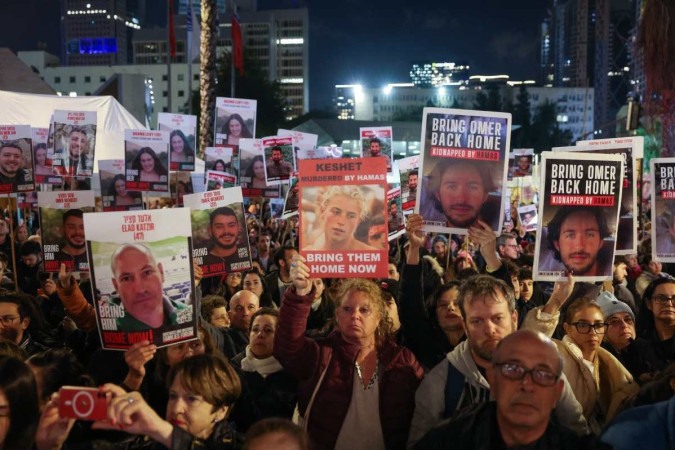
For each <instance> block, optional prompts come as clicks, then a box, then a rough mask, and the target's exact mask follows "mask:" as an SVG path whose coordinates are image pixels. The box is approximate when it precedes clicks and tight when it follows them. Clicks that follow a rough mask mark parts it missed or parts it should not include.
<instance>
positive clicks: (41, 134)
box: [31, 128, 63, 184]
mask: <svg viewBox="0 0 675 450" xmlns="http://www.w3.org/2000/svg"><path fill="white" fill-rule="evenodd" d="M31 131H32V135H33V162H34V165H35V183H36V184H61V183H62V182H63V178H61V177H59V176H57V175H55V174H54V171H53V170H52V158H53V157H54V149H53V148H50V146H49V128H31Z"/></svg>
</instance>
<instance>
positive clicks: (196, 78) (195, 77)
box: [192, 73, 199, 81]
mask: <svg viewBox="0 0 675 450" xmlns="http://www.w3.org/2000/svg"><path fill="white" fill-rule="evenodd" d="M192 79H193V80H194V81H199V74H198V73H196V74H194V75H192Z"/></svg>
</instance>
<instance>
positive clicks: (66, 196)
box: [38, 191, 96, 272]
mask: <svg viewBox="0 0 675 450" xmlns="http://www.w3.org/2000/svg"><path fill="white" fill-rule="evenodd" d="M95 202H96V200H95V198H94V191H76V192H38V207H39V210H40V230H41V236H42V252H43V258H42V259H43V263H44V269H45V272H58V271H59V270H60V268H61V264H65V265H66V268H67V269H68V270H69V271H71V272H88V271H89V262H88V260H87V245H86V243H87V241H86V238H85V233H84V218H83V217H84V214H85V213H93V212H94V207H95V204H96V203H95Z"/></svg>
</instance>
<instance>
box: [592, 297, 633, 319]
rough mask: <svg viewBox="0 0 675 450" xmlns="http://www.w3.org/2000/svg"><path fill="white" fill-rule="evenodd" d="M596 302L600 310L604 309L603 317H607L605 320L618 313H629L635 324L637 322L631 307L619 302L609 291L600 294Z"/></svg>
mask: <svg viewBox="0 0 675 450" xmlns="http://www.w3.org/2000/svg"><path fill="white" fill-rule="evenodd" d="M596 302H597V303H598V305H600V308H601V309H602V315H603V316H604V317H605V320H607V318H608V317H611V316H613V315H614V314H616V313H628V314H630V316H631V317H632V318H633V322H635V313H633V310H632V309H630V306H628V305H627V304H626V303H624V302H622V301H621V300H618V299H617V298H616V297H615V296H614V295H613V294H611V293H609V292H607V291H602V292H600V294H598V298H597V299H596Z"/></svg>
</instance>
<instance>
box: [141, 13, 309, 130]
mask: <svg viewBox="0 0 675 450" xmlns="http://www.w3.org/2000/svg"><path fill="white" fill-rule="evenodd" d="M240 3H242V4H243V3H244V2H241V1H237V5H238V8H239V4H240ZM239 19H240V24H241V33H242V42H243V47H244V52H245V53H247V54H249V55H251V56H253V57H255V58H256V59H257V60H258V62H259V63H260V64H261V65H262V67H264V68H265V71H266V72H267V76H268V79H269V80H271V81H277V82H279V85H280V87H281V92H282V95H283V98H284V101H285V105H286V117H287V118H288V119H293V118H295V117H298V116H301V115H303V114H304V113H306V112H307V111H309V14H308V11H307V9H304V8H302V9H297V8H296V9H278V10H262V11H250V10H246V9H244V8H242V9H240V12H239ZM231 22H232V21H231V15H230V14H225V15H220V17H219V20H218V23H219V27H220V33H219V36H220V38H219V40H218V43H217V52H218V55H219V56H220V55H222V54H223V53H226V52H227V53H229V52H231V51H232V39H231V25H230V24H231ZM186 36H187V33H186V29H185V17H184V16H178V17H177V18H176V40H177V42H176V44H177V45H176V47H177V52H176V58H175V59H174V62H177V63H185V62H186V51H187V44H186ZM167 42H168V38H167V31H166V29H160V28H153V29H144V30H141V31H139V32H138V33H136V35H135V36H134V58H133V60H134V63H136V64H166V58H167V45H168V44H167Z"/></svg>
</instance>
